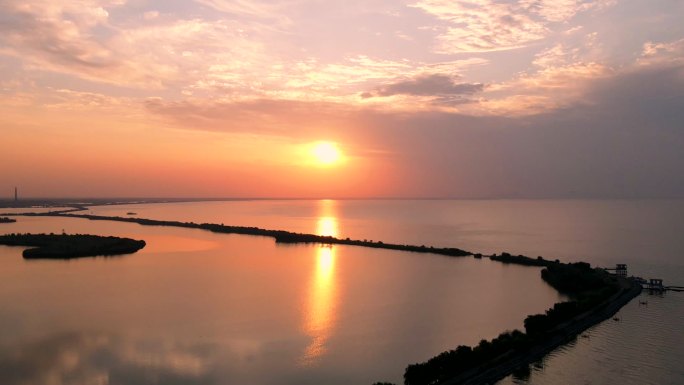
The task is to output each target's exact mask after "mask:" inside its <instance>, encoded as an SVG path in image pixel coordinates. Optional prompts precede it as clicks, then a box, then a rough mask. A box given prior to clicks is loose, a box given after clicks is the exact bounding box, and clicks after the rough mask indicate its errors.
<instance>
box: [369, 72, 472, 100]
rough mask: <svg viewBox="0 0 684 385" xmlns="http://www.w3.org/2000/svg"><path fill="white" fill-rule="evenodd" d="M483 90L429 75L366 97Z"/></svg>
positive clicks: (384, 88) (436, 75) (461, 93)
mask: <svg viewBox="0 0 684 385" xmlns="http://www.w3.org/2000/svg"><path fill="white" fill-rule="evenodd" d="M483 88H484V85H483V84H481V83H458V82H457V78H456V77H452V76H448V75H443V74H429V75H422V76H417V77H415V78H413V79H406V80H400V81H397V82H395V83H392V84H388V85H386V86H383V87H381V88H378V89H376V90H374V91H372V92H370V93H365V94H364V97H378V96H392V95H417V96H444V95H472V94H475V93H477V92H480V91H482V89H483Z"/></svg>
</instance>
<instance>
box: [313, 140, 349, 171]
mask: <svg viewBox="0 0 684 385" xmlns="http://www.w3.org/2000/svg"><path fill="white" fill-rule="evenodd" d="M311 155H312V156H313V159H314V161H315V163H316V164H318V165H321V166H332V165H335V164H337V163H340V161H341V160H342V152H341V151H340V149H339V148H338V146H337V143H334V142H326V141H321V142H316V143H314V144H313V146H312V147H311Z"/></svg>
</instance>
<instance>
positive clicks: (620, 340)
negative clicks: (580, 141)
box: [0, 200, 684, 384]
mask: <svg viewBox="0 0 684 385" xmlns="http://www.w3.org/2000/svg"><path fill="white" fill-rule="evenodd" d="M92 211H93V213H96V214H102V215H121V216H125V215H126V214H127V213H128V212H136V213H137V214H138V216H139V217H145V218H154V219H169V220H182V221H194V222H213V223H225V224H232V225H243V226H259V227H264V228H273V229H287V230H292V231H300V232H307V233H318V234H324V235H336V236H340V237H347V236H348V237H351V238H359V239H374V240H383V241H386V242H400V243H415V244H428V245H435V246H456V247H461V248H464V249H468V250H471V251H477V252H485V253H490V252H501V251H509V252H513V253H524V254H527V255H530V256H536V255H543V256H545V257H547V258H559V259H562V260H567V261H570V260H585V261H589V262H591V263H592V264H595V265H605V266H609V265H613V264H615V263H616V262H625V263H628V264H629V267H630V270H631V271H630V272H631V273H633V274H639V275H643V276H645V277H659V278H664V279H665V282H666V283H669V284H676V285H684V238H683V237H681V234H682V233H684V221H682V218H684V202H682V201H551V200H545V201H391V200H390V201H232V202H194V203H173V204H144V205H130V206H107V207H94V208H92ZM19 219H20V221H21V222H19V223H16V224H9V225H2V226H3V227H0V232H3V230H2V229H4V232H11V231H29V230H30V231H55V232H58V231H61V229H63V228H64V229H65V230H66V231H68V232H76V231H87V232H90V233H101V234H115V235H124V236H130V237H134V238H142V239H145V240H147V241H148V247H146V248H145V249H144V250H143V251H141V252H140V253H138V254H135V255H130V256H126V257H121V258H110V259H89V260H79V261H71V262H66V263H65V262H41V261H33V262H30V263H29V262H24V261H23V260H22V259H21V257H20V249H16V248H7V247H5V248H1V247H0V250H1V251H0V258H1V260H0V263H2V269H0V282H2V283H1V284H0V285H2V286H3V290H2V291H0V309H2V310H1V311H0V348H1V349H2V352H3V353H2V354H0V356H1V357H3V358H2V361H0V371H2V372H0V378H9V380H8V381H9V382H8V383H10V384H14V383H20V382H18V379H19V378H25V377H26V376H27V375H28V374H26V373H30V375H31V376H33V377H31V378H33V379H34V381H33V382H35V383H49V382H50V381H48V379H59V381H61V382H59V381H53V383H58V384H59V383H73V384H76V383H97V382H93V381H95V380H97V379H100V380H102V381H101V382H100V383H107V382H106V381H105V379H108V381H109V382H108V383H110V384H111V383H127V384H128V383H140V384H148V383H164V384H166V383H221V384H223V383H250V384H251V383H255V384H260V383H264V384H271V383H273V384H307V383H311V384H321V383H326V384H336V383H339V384H357V383H360V384H364V383H366V384H368V383H372V382H373V381H380V380H383V381H395V382H397V383H399V382H401V375H402V373H403V369H404V367H405V366H406V364H408V363H411V362H416V361H422V360H425V359H426V358H429V357H432V356H433V355H435V354H436V353H438V352H441V351H443V350H445V349H448V348H452V347H455V346H456V345H458V344H474V343H476V342H477V341H478V340H479V339H481V338H491V337H493V336H496V335H498V334H499V333H500V332H502V331H503V330H506V329H512V328H521V327H522V320H523V319H524V317H525V316H526V315H527V314H531V313H535V312H541V311H543V310H544V309H546V308H547V307H548V306H549V305H550V304H551V303H553V302H556V301H557V300H558V299H559V298H558V296H557V294H556V293H554V292H553V291H552V290H551V289H550V288H549V287H548V286H546V285H544V284H543V282H542V281H541V279H540V278H539V273H538V270H537V269H534V268H524V267H515V266H504V265H500V264H496V263H490V262H489V261H487V260H474V259H471V258H466V259H449V258H445V257H439V256H428V255H419V254H411V253H401V252H392V251H383V250H370V249H363V248H353V247H341V246H335V247H334V248H326V247H319V246H290V247H283V246H276V245H275V244H274V243H273V241H272V240H271V239H268V238H258V237H245V236H233V235H219V234H211V233H205V232H201V231H196V230H189V229H173V228H161V227H160V228H155V227H143V226H138V225H135V224H125V223H108V222H103V223H99V222H88V221H82V220H57V219H46V218H19ZM641 300H642V301H648V305H641V306H640V305H639V304H638V301H634V302H632V303H630V304H629V305H628V306H627V307H625V308H624V309H623V310H622V311H621V312H620V313H619V317H620V319H621V321H620V322H613V321H610V322H604V323H602V324H600V325H598V326H596V327H594V328H593V329H591V330H590V331H588V332H587V333H585V334H586V336H585V337H582V338H579V339H578V340H577V341H576V342H575V343H574V344H573V345H568V346H566V347H564V348H562V349H559V350H557V351H556V352H554V354H552V355H551V356H550V357H549V358H547V359H545V360H544V361H543V362H541V363H538V364H537V365H536V366H535V367H534V368H533V369H532V371H531V373H530V374H529V376H527V377H525V378H521V377H520V376H518V377H511V378H508V379H506V380H504V381H503V383H505V384H510V383H533V384H567V383H579V384H582V383H588V384H593V383H606V382H609V381H610V382H614V381H619V382H620V383H634V384H637V383H653V384H662V383H665V384H667V383H671V384H675V383H684V374H683V373H682V370H681V369H680V366H679V365H678V361H679V358H680V357H682V356H683V355H684V349H683V348H682V346H684V341H682V337H681V335H682V334H681V327H682V322H681V320H682V319H684V293H667V294H666V295H665V296H663V297H649V296H648V295H642V298H641ZM35 368H39V369H40V370H35ZM22 370H23V371H22ZM3 383H4V382H3Z"/></svg>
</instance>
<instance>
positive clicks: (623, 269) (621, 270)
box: [615, 263, 627, 277]
mask: <svg viewBox="0 0 684 385" xmlns="http://www.w3.org/2000/svg"><path fill="white" fill-rule="evenodd" d="M615 275H617V276H618V277H627V265H626V264H624V263H618V264H617V265H615Z"/></svg>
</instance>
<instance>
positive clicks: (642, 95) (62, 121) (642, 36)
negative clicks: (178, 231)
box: [0, 0, 684, 198]
mask: <svg viewBox="0 0 684 385" xmlns="http://www.w3.org/2000/svg"><path fill="white" fill-rule="evenodd" d="M2 7H3V16H2V18H0V133H1V138H2V140H1V142H0V150H1V151H0V175H1V176H2V178H0V196H2V195H3V193H2V191H5V192H6V194H4V195H6V196H7V197H9V196H11V194H12V192H13V188H14V186H19V187H20V190H21V191H22V194H23V195H25V196H35V197H59V196H81V197H84V196H92V197H102V196H110V197H111V196H126V197H134V196H137V197H145V196H148V197H314V198H319V197H333V198H335V197H457V198H458V197H463V198H492V197H531V198H535V197H651V196H667V197H669V196H684V186H683V183H684V182H680V181H679V179H681V178H674V177H673V174H674V173H676V172H678V171H677V170H679V169H680V168H681V167H682V166H684V159H682V156H681V148H683V147H681V146H682V144H684V138H683V136H684V133H682V130H681V121H683V120H682V114H683V113H682V110H684V108H682V107H684V102H683V100H684V97H683V92H682V91H681V90H683V89H684V87H683V85H684V69H683V68H684V60H683V59H682V58H683V57H684V27H682V24H681V17H682V16H684V5H682V4H681V3H678V2H667V3H665V2H659V3H657V4H655V3H651V2H643V3H638V4H636V3H634V2H628V1H615V0H588V1H562V2H559V1H553V2H550V1H527V0H520V1H511V2H498V1H489V0H482V1H446V0H411V1H394V0H380V1H374V2H368V1H361V0H358V1H357V0H355V1H349V2H337V3H331V2H324V1H317V0H294V1H292V0H282V1H280V0H279V1H223V0H196V1H188V2H178V3H176V2H162V1H151V0H150V1H132V0H129V1H127V0H105V1H94V0H69V1H54V2H49V3H45V2H38V1H34V0H24V1H18V0H7V1H3V2H2ZM320 141H328V142H330V143H334V144H335V145H336V146H337V148H338V149H339V151H340V153H341V154H342V157H341V161H339V162H333V163H332V164H327V165H323V164H321V163H320V162H318V161H317V160H316V156H315V154H314V152H313V151H312V150H311V148H312V145H313V144H314V143H317V142H320Z"/></svg>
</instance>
